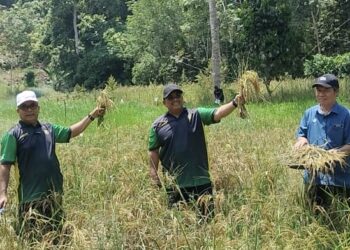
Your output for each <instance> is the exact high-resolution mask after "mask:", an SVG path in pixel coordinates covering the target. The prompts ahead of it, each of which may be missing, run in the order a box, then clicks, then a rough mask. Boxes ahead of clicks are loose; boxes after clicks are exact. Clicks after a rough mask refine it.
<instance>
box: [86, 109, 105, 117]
mask: <svg viewBox="0 0 350 250" xmlns="http://www.w3.org/2000/svg"><path fill="white" fill-rule="evenodd" d="M105 113H106V109H105V108H100V107H96V108H95V109H94V110H93V111H91V112H90V115H91V116H92V117H93V118H97V117H101V116H104V115H105Z"/></svg>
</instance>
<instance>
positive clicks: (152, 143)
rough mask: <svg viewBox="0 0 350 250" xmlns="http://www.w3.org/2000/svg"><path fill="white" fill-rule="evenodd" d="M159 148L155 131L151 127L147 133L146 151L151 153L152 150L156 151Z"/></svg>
mask: <svg viewBox="0 0 350 250" xmlns="http://www.w3.org/2000/svg"><path fill="white" fill-rule="evenodd" d="M159 147H160V143H159V140H158V136H157V133H156V130H155V128H154V127H152V128H151V129H150V131H149V138H148V150H149V151H152V150H155V149H158V148H159Z"/></svg>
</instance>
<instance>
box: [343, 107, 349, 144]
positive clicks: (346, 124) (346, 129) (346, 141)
mask: <svg viewBox="0 0 350 250" xmlns="http://www.w3.org/2000/svg"><path fill="white" fill-rule="evenodd" d="M348 112H349V115H347V116H346V118H345V122H344V145H348V144H350V110H348Z"/></svg>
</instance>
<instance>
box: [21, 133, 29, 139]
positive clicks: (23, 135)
mask: <svg viewBox="0 0 350 250" xmlns="http://www.w3.org/2000/svg"><path fill="white" fill-rule="evenodd" d="M27 135H28V133H24V134H21V136H20V137H19V140H21V139H23V138H24V137H26V136H27Z"/></svg>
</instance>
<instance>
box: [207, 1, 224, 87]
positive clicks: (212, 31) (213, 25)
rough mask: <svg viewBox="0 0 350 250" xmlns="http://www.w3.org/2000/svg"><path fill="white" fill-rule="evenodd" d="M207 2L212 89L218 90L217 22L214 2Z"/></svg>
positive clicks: (218, 52)
mask: <svg viewBox="0 0 350 250" xmlns="http://www.w3.org/2000/svg"><path fill="white" fill-rule="evenodd" d="M208 1H209V14H210V34H211V63H212V76H213V81H214V87H217V88H220V83H221V79H220V61H221V57H220V40H219V20H218V17H217V13H216V2H215V0H208Z"/></svg>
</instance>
